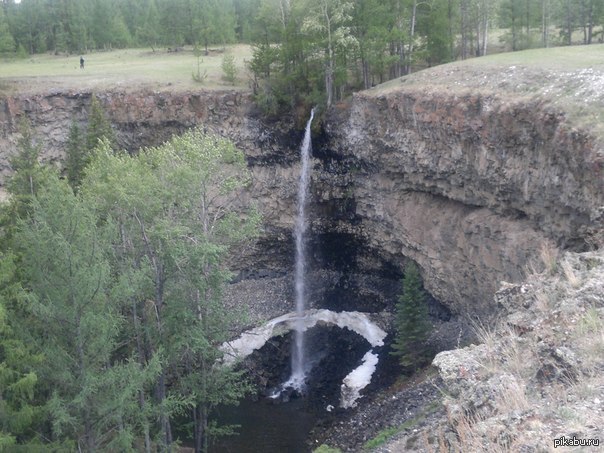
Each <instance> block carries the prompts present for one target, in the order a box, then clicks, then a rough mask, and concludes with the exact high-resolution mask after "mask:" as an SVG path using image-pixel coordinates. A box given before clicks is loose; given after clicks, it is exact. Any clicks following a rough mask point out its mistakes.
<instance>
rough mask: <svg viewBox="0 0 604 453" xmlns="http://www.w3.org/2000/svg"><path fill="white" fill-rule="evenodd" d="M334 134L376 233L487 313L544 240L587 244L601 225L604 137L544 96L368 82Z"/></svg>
mask: <svg viewBox="0 0 604 453" xmlns="http://www.w3.org/2000/svg"><path fill="white" fill-rule="evenodd" d="M327 135H328V137H329V144H328V147H329V148H330V149H331V150H332V153H334V154H337V155H341V156H345V157H347V158H349V159H350V158H352V159H354V160H355V162H356V168H357V171H356V172H353V173H352V174H351V178H352V180H351V181H350V183H349V187H350V188H352V193H351V196H352V197H353V198H354V199H355V204H356V215H358V216H359V217H361V218H362V219H363V224H364V229H363V232H364V234H365V237H366V239H367V241H368V243H369V244H371V246H372V247H373V248H375V249H376V250H380V252H381V253H382V254H384V255H389V256H391V257H393V259H395V258H394V257H396V256H401V255H405V256H408V257H410V258H412V259H413V260H415V261H417V262H418V263H419V264H420V266H421V268H422V270H423V274H424V279H425V283H426V286H427V288H428V289H429V290H430V291H431V292H432V294H434V295H435V296H436V297H438V298H439V299H440V300H441V301H443V302H444V303H445V304H447V305H449V306H450V307H453V308H454V310H456V311H458V312H470V313H476V314H487V313H488V312H490V311H491V310H492V308H493V303H492V294H493V293H494V292H495V291H496V290H497V288H498V286H499V283H500V281H501V280H509V281H518V280H519V279H520V278H521V277H522V275H523V273H524V272H525V271H526V266H527V265H528V264H529V263H530V262H531V260H533V259H535V258H537V260H538V256H539V253H540V249H541V247H542V246H543V244H548V246H549V247H553V246H556V247H570V248H573V247H574V248H581V247H585V238H587V237H589V236H590V234H593V233H594V232H596V231H598V230H601V227H602V220H603V213H604V211H603V209H604V182H603V178H602V170H603V163H604V160H603V158H602V150H601V146H600V145H599V144H598V142H597V141H596V140H595V139H594V138H593V137H591V136H590V135H589V134H587V133H585V132H582V131H581V130H578V129H574V128H573V127H572V125H570V124H568V122H566V121H565V116H564V112H559V111H555V110H553V109H552V108H550V107H549V106H548V104H547V102H545V101H544V100H543V101H538V100H533V101H527V100H526V99H522V100H521V99H516V100H514V99H513V98H512V99H506V98H504V97H503V95H495V94H493V95H484V94H465V95H464V96H457V95H454V94H452V93H449V92H447V91H445V90H443V91H437V92H436V93H435V92H421V91H420V90H417V89H413V88H409V89H408V88H405V87H404V86H402V85H401V86H399V87H397V88H394V89H392V88H391V89H384V90H380V89H377V90H369V91H366V92H363V93H358V94H356V95H355V96H354V97H353V99H352V101H351V104H350V105H347V106H343V108H340V109H334V111H333V114H332V117H331V118H330V121H328V124H327Z"/></svg>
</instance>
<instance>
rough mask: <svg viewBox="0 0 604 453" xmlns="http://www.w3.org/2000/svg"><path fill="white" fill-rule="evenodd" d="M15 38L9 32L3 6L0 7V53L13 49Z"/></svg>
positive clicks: (12, 50)
mask: <svg viewBox="0 0 604 453" xmlns="http://www.w3.org/2000/svg"><path fill="white" fill-rule="evenodd" d="M15 47H16V46H15V40H14V38H13V35H12V34H11V32H10V29H9V26H8V20H7V18H6V16H5V14H4V8H2V7H0V55H1V54H3V53H9V52H14V51H15Z"/></svg>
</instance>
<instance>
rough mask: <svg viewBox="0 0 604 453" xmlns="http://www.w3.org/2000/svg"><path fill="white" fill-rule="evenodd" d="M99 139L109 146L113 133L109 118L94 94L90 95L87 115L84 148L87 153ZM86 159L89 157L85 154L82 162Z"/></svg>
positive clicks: (111, 143)
mask: <svg viewBox="0 0 604 453" xmlns="http://www.w3.org/2000/svg"><path fill="white" fill-rule="evenodd" d="M101 139H104V140H106V141H107V142H108V144H109V145H110V146H111V145H113V144H114V143H115V134H114V133H113V129H112V128H111V124H110V123H109V120H107V117H106V116H105V111H104V110H103V107H102V106H101V103H100V102H99V100H98V98H97V97H96V96H95V95H92V99H91V101H90V113H89V115H88V130H87V132H86V150H87V151H88V153H90V152H91V151H92V150H93V149H94V148H96V147H97V145H98V144H99V141H100V140H101ZM88 159H89V157H88V156H86V157H85V158H84V162H87V161H88Z"/></svg>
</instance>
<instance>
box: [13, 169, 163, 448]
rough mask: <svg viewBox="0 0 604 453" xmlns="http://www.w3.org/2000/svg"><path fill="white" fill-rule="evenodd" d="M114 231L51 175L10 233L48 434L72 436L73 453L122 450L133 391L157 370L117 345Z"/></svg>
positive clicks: (133, 415) (128, 434)
mask: <svg viewBox="0 0 604 453" xmlns="http://www.w3.org/2000/svg"><path fill="white" fill-rule="evenodd" d="M116 233H117V232H116V229H115V227H114V226H113V225H112V223H111V222H110V221H108V220H107V219H105V221H103V222H101V221H100V220H99V219H98V217H97V216H96V213H95V212H94V211H93V210H92V209H90V205H89V204H88V203H86V202H85V201H83V200H82V199H81V198H80V197H76V196H74V194H73V192H72V190H71V189H70V188H69V187H68V185H67V183H66V182H65V181H63V180H59V179H58V178H54V179H49V180H48V183H47V184H46V185H45V186H44V190H41V191H40V193H39V194H38V195H37V196H36V197H35V200H34V202H33V204H32V215H31V217H30V218H29V219H28V220H26V221H22V222H20V228H19V232H18V234H17V236H16V239H15V243H16V245H17V250H18V252H19V253H20V254H21V259H22V263H21V264H22V266H23V277H24V281H25V282H26V287H27V288H28V295H27V301H28V304H27V306H28V307H29V319H30V324H29V326H28V328H29V329H30V330H31V332H32V335H31V345H32V346H33V347H35V348H37V349H38V350H39V351H40V352H41V353H42V354H43V355H44V357H46V358H47V360H44V361H43V362H42V363H41V364H40V366H39V367H38V370H39V375H40V376H43V377H44V386H45V387H46V388H47V389H48V390H49V394H48V397H49V399H48V402H47V404H46V407H45V409H46V413H47V414H48V416H49V422H50V425H51V427H52V437H53V438H54V439H55V440H58V441H67V442H73V444H72V446H73V448H71V449H70V450H73V451H75V450H78V451H82V450H85V451H97V450H100V449H105V450H106V451H131V450H132V449H133V446H134V445H133V443H134V439H135V438H136V437H137V436H138V435H140V431H138V428H139V427H140V425H141V423H140V422H141V414H140V413H139V410H138V391H139V389H140V388H142V387H143V386H144V385H146V383H148V382H149V381H150V380H152V379H154V378H155V375H156V371H157V365H158V363H157V360H155V361H152V362H150V363H149V364H147V366H144V367H141V366H139V365H138V364H137V363H135V362H134V361H131V360H128V356H124V354H123V352H122V351H120V348H121V345H120V343H119V340H120V339H121V338H122V336H123V335H124V334H125V332H124V331H123V327H124V325H125V320H124V319H123V317H122V314H121V309H120V306H119V305H118V304H116V303H115V302H116V300H119V295H116V294H115V293H114V292H113V291H112V286H113V279H112V273H111V269H110V265H109V264H110V263H109V257H110V254H111V251H112V249H111V243H112V241H113V238H114V237H115V235H116ZM118 351H120V354H119V356H118ZM117 357H119V358H117Z"/></svg>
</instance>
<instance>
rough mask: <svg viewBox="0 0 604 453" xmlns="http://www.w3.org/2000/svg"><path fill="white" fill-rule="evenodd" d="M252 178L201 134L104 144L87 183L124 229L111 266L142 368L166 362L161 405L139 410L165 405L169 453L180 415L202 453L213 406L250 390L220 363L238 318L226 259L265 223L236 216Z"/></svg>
mask: <svg viewBox="0 0 604 453" xmlns="http://www.w3.org/2000/svg"><path fill="white" fill-rule="evenodd" d="M247 180H248V177H247V170H246V166H245V159H244V157H243V154H242V153H241V152H240V151H238V150H236V149H235V148H234V146H233V145H232V144H230V143H229V142H227V141H225V140H222V139H217V138H215V137H211V136H205V135H204V134H202V133H201V132H199V131H193V132H189V133H187V134H185V135H184V136H183V137H178V138H174V139H173V140H172V141H171V142H169V143H167V144H165V145H164V146H162V147H159V148H154V149H150V150H143V151H142V152H141V153H139V154H138V155H137V156H135V157H130V156H128V155H115V154H113V153H112V152H111V150H110V149H109V148H108V146H107V145H106V143H104V144H103V146H102V147H101V149H100V150H99V154H98V155H97V157H96V158H95V159H94V160H93V162H92V163H91V164H90V167H89V171H88V172H87V176H86V178H85V180H84V183H83V185H82V189H81V192H82V196H83V197H84V198H85V199H86V200H90V202H91V203H92V204H93V205H95V206H96V209H97V211H98V213H99V214H98V215H99V217H100V218H111V219H113V221H114V222H115V223H116V226H117V229H118V231H119V232H120V235H119V238H118V240H117V241H116V243H115V244H114V248H115V253H114V257H115V258H114V259H115V262H114V264H113V267H114V269H115V273H116V275H119V276H120V277H119V278H120V281H121V283H120V284H119V287H120V288H121V289H122V291H120V293H121V294H122V297H123V298H124V300H125V303H128V304H129V312H130V314H129V316H128V318H129V319H133V320H134V324H133V325H132V327H131V329H130V330H131V332H132V335H133V336H131V337H130V344H131V347H132V348H133V350H135V351H136V354H135V355H136V357H137V360H138V361H139V363H141V365H144V364H145V363H146V361H148V360H150V359H151V358H158V357H159V358H160V359H161V363H162V366H161V370H160V373H159V375H158V377H157V379H156V381H155V383H154V388H153V392H152V397H153V398H152V400H151V398H147V397H145V400H144V402H141V406H142V407H148V405H149V404H150V403H151V404H152V406H153V407H156V408H157V414H156V418H155V419H156V420H157V424H156V425H152V426H150V427H149V429H150V433H151V434H152V433H157V441H158V442H159V444H160V445H163V447H164V448H166V449H168V448H170V445H171V444H172V443H173V441H174V438H173V435H172V425H171V424H172V418H173V417H174V416H175V414H177V413H179V412H182V411H184V410H186V408H189V407H190V408H192V409H193V410H192V411H191V412H192V413H191V420H192V425H193V427H194V428H193V433H194V436H195V444H196V450H197V451H200V450H201V449H202V448H203V446H204V445H206V444H207V436H208V435H209V434H210V429H209V424H208V420H209V417H210V411H211V409H212V408H213V407H214V406H215V405H216V404H220V403H227V402H230V401H233V400H234V399H236V398H238V397H239V396H241V394H242V392H243V391H244V390H245V386H242V385H241V383H240V376H239V374H238V373H236V372H234V371H233V370H230V369H229V368H220V367H217V366H215V362H216V360H217V359H218V358H219V357H220V352H219V349H218V347H219V345H220V344H221V343H222V342H223V341H225V340H226V339H227V338H226V335H227V333H228V331H229V325H230V323H231V322H232V321H233V314H232V313H228V312H227V311H226V310H225V308H224V306H223V304H222V303H221V294H222V286H223V285H224V284H225V283H226V282H227V281H228V279H229V277H230V275H229V273H228V272H227V271H226V269H225V260H226V257H227V254H228V253H229V252H232V251H233V250H234V247H235V246H236V244H238V243H240V242H241V241H244V240H246V238H248V237H250V236H251V235H253V234H254V233H255V231H256V229H257V224H258V219H257V216H255V215H250V214H247V215H241V213H240V214H235V213H234V212H233V211H232V207H233V203H234V201H235V199H236V195H237V193H238V191H239V189H240V188H241V187H242V186H243V185H245V184H246V182H247ZM143 393H144V392H141V394H143ZM144 394H145V395H146V393H144ZM147 396H148V395H147ZM150 400H151V401H150Z"/></svg>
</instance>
